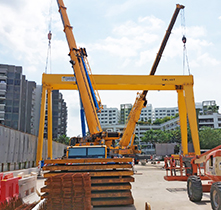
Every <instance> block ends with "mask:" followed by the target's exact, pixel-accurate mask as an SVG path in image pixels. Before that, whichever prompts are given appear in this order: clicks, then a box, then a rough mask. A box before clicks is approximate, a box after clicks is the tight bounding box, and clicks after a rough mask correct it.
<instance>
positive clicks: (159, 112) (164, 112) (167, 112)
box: [153, 107, 179, 120]
mask: <svg viewBox="0 0 221 210" xmlns="http://www.w3.org/2000/svg"><path fill="white" fill-rule="evenodd" d="M176 114H179V110H178V107H163V108H155V109H154V113H153V120H156V119H162V118H164V117H171V116H175V115H176Z"/></svg>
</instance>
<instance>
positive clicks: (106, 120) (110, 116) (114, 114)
mask: <svg viewBox="0 0 221 210" xmlns="http://www.w3.org/2000/svg"><path fill="white" fill-rule="evenodd" d="M97 115H98V119H99V121H100V124H101V126H103V125H116V124H118V122H119V111H118V109H117V108H107V106H106V105H104V106H103V109H102V110H101V112H100V113H98V114H97Z"/></svg>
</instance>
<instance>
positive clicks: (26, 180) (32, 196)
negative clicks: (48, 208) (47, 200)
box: [18, 172, 40, 203]
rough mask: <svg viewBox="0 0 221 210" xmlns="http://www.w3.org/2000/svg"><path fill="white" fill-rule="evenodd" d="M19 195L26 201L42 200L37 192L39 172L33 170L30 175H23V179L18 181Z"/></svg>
mask: <svg viewBox="0 0 221 210" xmlns="http://www.w3.org/2000/svg"><path fill="white" fill-rule="evenodd" d="M18 185H19V197H20V198H21V199H22V200H23V202H24V203H34V202H38V201H40V197H39V196H38V194H37V192H36V187H37V173H34V172H32V173H31V174H29V175H22V179H20V180H19V182H18Z"/></svg>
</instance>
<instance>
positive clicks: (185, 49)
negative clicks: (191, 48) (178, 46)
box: [180, 9, 190, 75]
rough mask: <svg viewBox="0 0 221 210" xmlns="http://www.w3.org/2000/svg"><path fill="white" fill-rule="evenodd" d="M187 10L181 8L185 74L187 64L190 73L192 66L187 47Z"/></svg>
mask: <svg viewBox="0 0 221 210" xmlns="http://www.w3.org/2000/svg"><path fill="white" fill-rule="evenodd" d="M184 11H185V10H184V9H183V10H181V16H180V17H181V30H182V42H183V74H185V67H186V66H187V70H188V73H189V75H190V66H189V60H188V55H187V48H186V41H187V39H186V23H185V12H184Z"/></svg>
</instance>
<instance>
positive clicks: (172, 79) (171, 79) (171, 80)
mask: <svg viewBox="0 0 221 210" xmlns="http://www.w3.org/2000/svg"><path fill="white" fill-rule="evenodd" d="M162 81H164V82H165V81H167V82H173V81H175V78H170V79H167V78H165V79H164V78H163V79H162Z"/></svg>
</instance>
